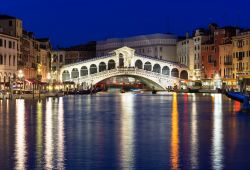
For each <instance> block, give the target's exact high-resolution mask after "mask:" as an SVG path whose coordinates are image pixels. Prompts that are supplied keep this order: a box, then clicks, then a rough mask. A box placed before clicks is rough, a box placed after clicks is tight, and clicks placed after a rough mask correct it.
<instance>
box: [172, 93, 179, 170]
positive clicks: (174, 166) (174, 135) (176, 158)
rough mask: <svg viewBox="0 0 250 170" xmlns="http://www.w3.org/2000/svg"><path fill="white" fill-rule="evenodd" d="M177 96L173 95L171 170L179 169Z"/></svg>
mask: <svg viewBox="0 0 250 170" xmlns="http://www.w3.org/2000/svg"><path fill="white" fill-rule="evenodd" d="M178 116H179V114H178V100H177V94H176V93H173V101H172V130H171V169H178V168H179V122H178V121H179V120H178Z"/></svg>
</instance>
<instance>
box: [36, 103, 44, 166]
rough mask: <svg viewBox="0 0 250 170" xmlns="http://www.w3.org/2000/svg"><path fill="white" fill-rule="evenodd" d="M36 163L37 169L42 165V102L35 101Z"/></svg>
mask: <svg viewBox="0 0 250 170" xmlns="http://www.w3.org/2000/svg"><path fill="white" fill-rule="evenodd" d="M36 121H37V123H36V126H37V127H36V165H37V169H41V168H42V167H43V112H42V102H37V119H36Z"/></svg>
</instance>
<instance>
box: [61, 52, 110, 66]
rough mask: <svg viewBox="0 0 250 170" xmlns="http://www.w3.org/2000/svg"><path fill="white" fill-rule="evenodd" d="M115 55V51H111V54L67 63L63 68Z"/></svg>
mask: <svg viewBox="0 0 250 170" xmlns="http://www.w3.org/2000/svg"><path fill="white" fill-rule="evenodd" d="M113 56H115V53H110V54H108V55H105V56H101V57H94V58H91V59H88V60H84V61H80V62H77V63H72V64H66V65H64V66H62V68H65V67H70V66H74V65H79V64H84V63H87V62H91V61H95V60H99V59H104V58H108V57H113Z"/></svg>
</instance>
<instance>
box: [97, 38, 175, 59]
mask: <svg viewBox="0 0 250 170" xmlns="http://www.w3.org/2000/svg"><path fill="white" fill-rule="evenodd" d="M176 43H177V36H175V35H172V34H150V35H139V36H133V37H128V38H112V39H107V40H104V41H97V44H96V55H97V57H98V56H103V55H107V54H108V53H109V52H111V51H113V50H115V49H117V48H121V47H123V46H127V47H130V48H133V49H135V50H136V53H137V54H140V55H145V56H150V57H153V58H158V59H162V60H167V61H173V62H176V61H177V57H176Z"/></svg>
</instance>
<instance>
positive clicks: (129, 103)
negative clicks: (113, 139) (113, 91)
mask: <svg viewBox="0 0 250 170" xmlns="http://www.w3.org/2000/svg"><path fill="white" fill-rule="evenodd" d="M121 109H122V110H121V119H120V121H121V122H120V124H121V125H120V135H121V139H120V162H121V168H122V169H128V168H133V167H134V162H135V160H134V159H135V156H134V143H135V141H134V139H135V136H134V135H135V134H134V128H135V127H134V121H135V120H134V118H135V117H134V95H133V94H122V95H121Z"/></svg>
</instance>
